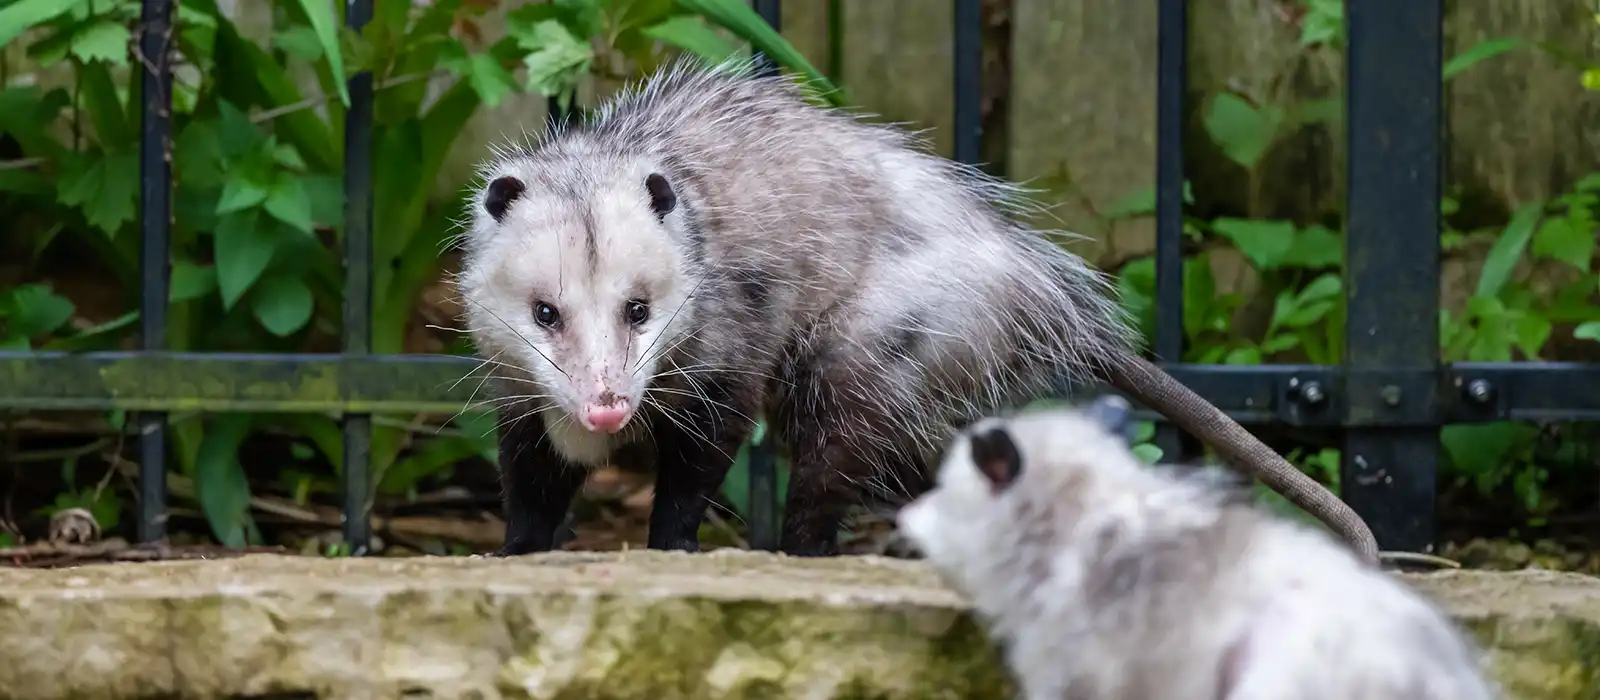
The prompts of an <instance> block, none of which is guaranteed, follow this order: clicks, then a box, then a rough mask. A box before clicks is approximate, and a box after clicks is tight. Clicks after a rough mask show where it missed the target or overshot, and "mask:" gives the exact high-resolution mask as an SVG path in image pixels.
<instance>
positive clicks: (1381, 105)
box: [1340, 0, 1443, 551]
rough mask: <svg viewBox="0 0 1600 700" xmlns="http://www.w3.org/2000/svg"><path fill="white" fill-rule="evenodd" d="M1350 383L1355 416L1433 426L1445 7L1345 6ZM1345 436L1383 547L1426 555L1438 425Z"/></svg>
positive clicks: (1364, 508) (1365, 510) (1388, 2)
mask: <svg viewBox="0 0 1600 700" xmlns="http://www.w3.org/2000/svg"><path fill="white" fill-rule="evenodd" d="M1345 13H1346V14H1345V22H1346V27H1347V29H1348V34H1349V42H1348V46H1349V49H1348V51H1349V54H1348V56H1347V58H1346V71H1347V74H1346V79H1345V85H1346V86H1347V90H1348V91H1349V97H1348V100H1347V102H1348V106H1347V110H1348V118H1347V122H1346V123H1347V124H1348V125H1349V127H1348V136H1347V138H1348V139H1349V141H1348V148H1349V172H1348V173H1347V177H1348V178H1349V179H1348V195H1347V196H1348V197H1349V201H1348V207H1349V223H1348V225H1347V227H1346V228H1347V230H1348V232H1347V233H1346V235H1345V252H1346V255H1345V257H1346V260H1347V261H1348V271H1347V276H1346V284H1345V299H1346V303H1347V304H1348V319H1349V320H1348V322H1347V323H1346V328H1347V330H1346V332H1345V333H1346V335H1345V355H1344V362H1345V372H1346V385H1347V393H1348V394H1349V396H1348V401H1349V404H1350V410H1351V412H1352V413H1351V415H1363V414H1366V415H1368V416H1373V417H1377V418H1379V419H1384V418H1385V416H1386V415H1387V416H1394V415H1398V414H1402V413H1403V414H1405V415H1408V416H1418V415H1427V413H1429V412H1432V415H1434V416H1437V415H1438V406H1437V405H1436V404H1435V403H1434V402H1435V401H1436V400H1437V395H1436V393H1435V391H1436V387H1434V386H1433V384H1424V385H1416V386H1405V387H1403V392H1402V387H1401V385H1400V382H1398V381H1396V380H1394V379H1393V377H1390V378H1382V377H1379V376H1377V375H1378V373H1381V372H1383V371H1386V370H1388V371H1407V370H1426V371H1430V372H1432V373H1434V376H1438V372H1439V370H1440V366H1439V322H1438V313H1439V224H1440V221H1439V197H1440V177H1441V176H1440V172H1441V156H1440V138H1441V136H1440V125H1441V123H1442V119H1441V115H1442V106H1441V105H1442V93H1443V86H1442V82H1443V78H1442V74H1441V72H1442V70H1443V59H1442V47H1443V29H1442V20H1443V0H1410V1H1408V2H1393V0H1348V2H1346V3H1345ZM1365 422H1367V423H1369V424H1370V421H1365ZM1406 422H1407V423H1408V426H1407V427H1358V428H1352V429H1350V430H1349V431H1348V432H1347V433H1346V434H1345V442H1344V452H1343V458H1344V463H1343V465H1342V467H1341V469H1340V473H1341V486H1342V491H1343V496H1344V498H1345V500H1346V501H1348V502H1349V503H1350V505H1351V507H1352V508H1354V509H1355V510H1356V512H1357V513H1359V514H1360V515H1361V516H1362V518H1364V519H1366V520H1367V522H1368V524H1369V525H1370V526H1371V528H1372V530H1373V534H1374V535H1375V536H1376V537H1377V539H1378V544H1379V546H1381V547H1383V548H1384V549H1393V550H1410V551H1429V550H1431V549H1432V547H1433V537H1434V522H1433V508H1434V487H1435V479H1436V477H1437V474H1436V469H1437V467H1438V459H1439V427H1438V424H1437V422H1436V421H1434V422H1432V424H1429V421H1418V420H1414V419H1413V420H1408V421H1406Z"/></svg>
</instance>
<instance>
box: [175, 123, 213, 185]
mask: <svg viewBox="0 0 1600 700" xmlns="http://www.w3.org/2000/svg"><path fill="white" fill-rule="evenodd" d="M223 168H224V166H223V162H222V139H221V137H220V136H219V135H218V134H217V125H216V123H215V122H212V121H192V122H189V123H188V125H186V126H184V127H183V132H182V133H180V134H178V139H177V142H176V143H175V144H173V149H172V170H173V175H175V176H176V177H177V181H178V183H179V184H180V185H182V186H187V187H195V188H201V189H205V188H211V187H216V186H218V185H221V184H223Z"/></svg>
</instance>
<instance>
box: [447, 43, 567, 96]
mask: <svg viewBox="0 0 1600 700" xmlns="http://www.w3.org/2000/svg"><path fill="white" fill-rule="evenodd" d="M446 67H449V68H451V70H452V71H454V72H455V73H456V74H457V75H461V76H465V77H466V79H467V82H468V83H469V84H471V85H472V89H473V90H476V91H477V93H478V97H480V98H482V99H483V102H484V104H487V105H489V106H490V107H495V106H497V105H499V104H500V101H501V100H502V99H505V96H506V95H509V94H511V93H514V92H516V90H517V78H516V76H514V75H512V74H511V71H508V70H506V69H505V68H504V67H502V66H501V65H500V61H499V60H498V59H496V58H495V57H494V56H493V55H492V54H487V53H480V54H473V55H471V56H467V57H465V58H463V59H462V60H461V61H459V62H456V63H453V64H449V65H447V66H446ZM586 67H587V66H585V68H586ZM530 70H531V68H530ZM532 79H533V78H532V77H531V73H530V81H531V80H532Z"/></svg>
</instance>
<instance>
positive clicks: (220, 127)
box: [217, 100, 266, 158]
mask: <svg viewBox="0 0 1600 700" xmlns="http://www.w3.org/2000/svg"><path fill="white" fill-rule="evenodd" d="M265 140H266V137H265V136H263V135H262V133H261V128H260V127H258V126H256V125H255V123H253V122H251V121H250V115H248V114H245V113H244V110H242V109H239V108H238V107H236V106H234V104H233V103H232V102H229V101H227V100H217V143H218V145H219V146H220V147H221V148H222V154H223V155H224V156H226V157H228V158H237V157H239V156H242V155H244V154H246V153H250V152H251V151H254V150H256V149H257V148H259V147H260V145H261V142H263V141H265Z"/></svg>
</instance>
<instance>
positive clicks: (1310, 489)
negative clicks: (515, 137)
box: [458, 58, 1376, 559]
mask: <svg viewBox="0 0 1600 700" xmlns="http://www.w3.org/2000/svg"><path fill="white" fill-rule="evenodd" d="M754 66H755V62H753V61H750V60H748V59H744V60H741V59H731V60H729V61H727V62H724V63H721V64H715V65H712V64H706V63H702V62H700V61H698V60H696V59H693V58H684V59H679V60H677V61H676V62H674V63H671V64H669V65H668V66H667V67H665V68H664V69H662V70H661V71H659V72H657V73H655V74H654V75H653V76H652V77H651V78H649V79H647V80H646V81H644V82H643V84H642V86H632V87H630V88H626V89H624V90H623V91H621V92H620V93H619V94H618V95H617V96H614V97H613V98H612V99H610V100H609V101H608V102H606V103H605V104H603V105H601V106H600V107H599V108H598V109H597V110H595V111H594V113H593V114H591V115H590V116H589V118H588V119H587V120H586V121H583V122H581V123H572V122H570V121H568V122H566V123H563V124H560V125H555V126H553V127H552V128H551V129H550V130H547V131H546V132H545V133H544V134H543V135H542V136H541V137H540V138H538V139H536V140H534V141H533V142H531V143H528V144H526V145H521V146H513V147H502V148H497V150H496V153H495V155H494V157H492V158H491V159H489V160H488V162H487V163H486V164H485V165H484V166H483V167H482V168H481V172H480V178H481V181H482V183H483V184H482V185H481V186H479V187H477V188H476V190H475V192H474V194H473V195H472V197H471V198H470V203H469V214H468V217H467V220H466V221H464V222H463V226H464V228H465V232H464V233H463V235H462V240H463V246H462V247H463V250H464V254H463V265H462V271H461V273H460V275H459V276H458V285H459V289H460V291H461V294H462V297H463V298H464V300H465V301H466V308H467V323H468V326H469V331H470V333H471V335H472V338H473V340H474V341H475V345H476V347H477V349H478V350H479V352H480V353H481V354H482V356H483V357H484V359H485V362H486V364H487V365H488V366H489V367H490V368H491V371H492V372H493V374H494V375H495V384H497V385H498V386H499V387H500V391H501V392H502V393H501V395H500V396H498V397H497V398H496V399H495V401H497V402H498V403H499V410H500V412H501V416H502V422H503V424H504V429H503V430H502V432H501V437H500V459H501V471H502V475H503V476H502V479H503V491H504V498H505V514H506V542H505V544H504V546H503V547H502V548H501V550H500V552H499V553H501V554H518V553H523V552H530V551H537V550H542V549H548V548H550V547H551V546H552V534H551V533H552V531H553V530H554V529H555V527H556V524H557V523H558V522H559V521H560V520H561V518H562V517H563V514H564V513H565V511H566V509H567V508H568V505H569V503H570V501H571V499H572V497H573V494H574V492H575V491H576V490H577V489H578V488H579V486H580V485H581V483H582V481H583V476H584V472H585V470H586V468H588V467H591V466H595V465H599V464H601V463H604V462H607V461H610V462H613V463H624V462H625V463H628V464H630V465H641V464H643V463H644V462H654V466H655V468H656V471H657V481H656V488H655V495H654V498H655V501H654V506H653V512H652V515H651V521H650V532H649V535H648V545H649V546H650V547H653V548H672V549H686V550H691V551H693V550H696V549H697V548H698V540H697V537H696V530H697V528H698V526H699V524H700V522H701V518H702V516H703V510H704V508H705V507H706V504H707V503H706V502H707V498H708V497H709V496H710V495H711V494H713V493H714V492H715V491H716V489H717V488H718V485H719V484H720V483H721V482H722V480H723V478H724V476H725V474H726V472H727V470H728V468H729V466H730V464H731V462H732V455H734V454H735V453H736V451H737V449H738V447H739V445H740V444H741V443H742V442H743V441H744V440H745V438H746V436H747V435H749V433H750V431H751V429H752V426H753V424H754V420H755V417H756V416H758V415H766V416H767V418H768V419H769V423H770V426H771V428H772V431H773V432H774V433H775V437H776V438H777V439H778V440H780V441H781V442H782V443H783V444H785V445H786V446H788V448H789V449H790V451H791V452H792V454H793V457H792V467H791V473H790V480H789V485H788V487H789V488H788V497H787V503H786V506H785V510H786V516H785V519H784V524H783V529H782V534H781V541H780V549H781V550H782V551H784V552H787V553H790V554H795V555H826V554H832V553H836V551H837V542H836V541H835V537H836V534H837V530H838V526H839V523H840V520H841V517H842V515H843V513H844V508H845V507H846V506H847V505H848V504H849V503H850V502H852V499H853V498H854V497H856V496H859V495H860V494H862V493H866V492H865V491H862V489H877V490H879V491H883V492H886V493H891V494H898V493H905V494H908V495H914V493H915V492H916V491H917V490H918V489H919V488H921V487H920V486H919V484H925V483H926V478H927V475H926V469H925V468H926V467H927V466H929V465H932V464H934V463H936V461H937V459H938V454H939V451H940V448H941V447H942V445H943V444H944V442H945V441H946V440H948V439H949V437H950V435H952V434H953V433H954V432H955V431H956V430H957V429H959V428H960V427H961V426H963V425H965V424H967V423H968V422H970V421H972V420H975V419H977V418H979V417H981V416H983V415H985V414H987V413H989V412H991V411H993V410H997V409H1000V408H1004V407H1007V406H1011V405H1015V404H1018V403H1025V402H1027V401H1028V400H1031V399H1033V398H1037V397H1040V396H1050V395H1054V392H1056V391H1057V390H1058V388H1059V387H1060V386H1061V385H1062V383H1063V377H1066V378H1067V379H1068V380H1069V381H1079V380H1087V379H1092V378H1093V377H1096V376H1103V377H1105V378H1107V379H1108V380H1109V381H1110V383H1111V384H1112V385H1113V386H1115V387H1117V388H1118V389H1120V390H1122V391H1125V392H1128V393H1129V394H1131V395H1132V396H1134V397H1135V398H1136V399H1137V400H1139V401H1140V402H1142V403H1144V404H1145V405H1147V406H1150V407H1151V408H1153V409H1155V410H1158V411H1160V412H1162V413H1164V414H1165V415H1167V416H1168V417H1170V418H1171V419H1172V420H1173V421H1174V422H1176V423H1177V424H1178V425H1180V426H1181V427H1183V428H1185V429H1187V430H1189V431H1190V432H1191V433H1193V434H1195V435H1196V436H1197V437H1199V438H1201V439H1202V440H1204V441H1206V442H1208V443H1209V444H1211V445H1212V446H1213V447H1214V448H1216V449H1217V450H1218V451H1219V452H1220V453H1221V454H1222V455H1223V456H1224V457H1225V458H1227V459H1229V460H1231V461H1232V462H1234V463H1236V464H1238V465H1239V466H1242V467H1244V468H1245V469H1247V470H1249V471H1250V472H1251V473H1253V474H1254V475H1255V476H1257V477H1259V478H1261V479H1262V480H1263V481H1264V482H1266V483H1267V484H1268V485H1269V486H1271V487H1272V488H1274V489H1276V490H1277V491H1279V492H1281V493H1283V494H1284V495H1285V496H1287V497H1288V498H1289V500H1290V501H1292V502H1294V503H1296V504H1298V505H1300V506H1301V507H1303V508H1305V509H1307V510H1308V511H1310V512H1312V513H1314V514H1316V515H1317V516H1318V517H1320V518H1322V519H1323V520H1324V521H1326V522H1327V523H1328V524H1330V525H1331V526H1332V527H1333V528H1334V529H1335V530H1337V531H1338V532H1339V533H1341V534H1342V535H1343V536H1345V537H1346V538H1348V539H1349V540H1350V542H1351V543H1352V545H1353V546H1354V547H1355V548H1356V549H1357V550H1358V551H1359V552H1361V554H1362V556H1364V557H1367V558H1368V559H1374V558H1375V553H1376V545H1375V543H1374V541H1373V538H1372V534H1371V532H1370V531H1369V530H1368V529H1367V527H1366V525H1365V524H1364V523H1363V522H1362V521H1361V519H1360V518H1359V517H1357V516H1356V514H1355V513H1354V512H1353V511H1352V510H1351V509H1350V508H1349V507H1348V506H1346V505H1345V504H1344V503H1343V502H1342V501H1340V500H1339V499H1338V498H1337V497H1335V496H1334V495H1333V494H1331V493H1330V492H1328V491H1327V490H1326V489H1324V488H1322V487H1321V486H1320V485H1319V484H1317V483H1316V482H1315V481H1313V480H1311V479H1310V478H1308V477H1306V476H1305V475H1303V474H1301V473H1300V472H1299V471H1297V470H1296V469H1295V468H1294V467H1292V466H1290V465H1289V464H1288V463H1287V462H1286V461H1284V460H1283V458H1282V457H1280V456H1279V455H1278V454H1276V453H1274V452H1273V451H1272V450H1271V449H1269V448H1267V447H1266V446H1265V445H1263V444H1262V443H1261V442H1259V441H1258V440H1256V439H1255V438H1254V436H1252V435H1251V434H1250V433H1249V432H1247V431H1245V430H1244V429H1243V428H1241V427H1240V426H1239V425H1238V424H1237V423H1235V422H1233V421H1232V420H1231V419H1229V418H1228V417H1227V416H1226V415H1225V414H1223V413H1222V412H1221V411H1219V410H1217V409H1216V408H1215V407H1214V406H1211V405H1210V404H1208V403H1206V402H1205V401H1204V400H1203V399H1201V398H1200V397H1199V396H1197V395H1196V394H1194V393H1193V392H1191V391H1189V390H1188V389H1187V388H1185V387H1184V386H1183V385H1182V384H1181V383H1179V382H1177V381H1175V380H1174V379H1172V378H1171V377H1170V376H1168V375H1167V374H1166V373H1164V372H1163V371H1161V370H1160V369H1158V368H1157V367H1155V366H1154V365H1152V364H1150V363H1149V362H1148V361H1146V360H1144V359H1142V358H1140V357H1139V355H1138V354H1136V352H1135V350H1134V346H1135V334H1134V333H1133V332H1132V331H1131V330H1130V325H1129V324H1128V323H1127V318H1126V317H1125V315H1124V313H1123V312H1122V311H1121V309H1120V307H1119V306H1118V305H1117V304H1116V303H1115V299H1114V297H1113V288H1112V286H1111V285H1110V284H1109V283H1108V280H1107V279H1106V277H1105V276H1104V275H1102V274H1101V273H1099V272H1097V271H1095V270H1094V269H1092V268H1091V267H1090V266H1089V265H1088V264H1087V263H1086V262H1085V261H1083V260H1082V259H1080V258H1079V257H1077V256H1075V255H1072V254H1070V253H1069V252H1067V251H1065V250H1064V249H1063V248H1062V247H1061V246H1059V245H1058V244H1057V242H1056V241H1055V240H1053V238H1052V235H1053V234H1055V232H1046V231H1039V230H1034V229H1031V228H1028V227H1026V226H1023V225H1022V224H1020V223H1017V220H1018V219H1019V218H1020V217H1018V216H1017V214H1019V213H1022V212H1027V211H1030V209H1029V207H1030V206H1033V205H1032V204H1031V203H1030V202H1029V201H1028V200H1027V197H1026V193H1025V191H1024V190H1023V189H1022V188H1021V187H1019V186H1016V185H1013V184H1010V183H1007V182H1004V181H1002V180H1000V179H998V178H993V177H989V176H987V175H985V174H983V173H982V172H981V171H979V170H978V169H976V168H972V167H967V166H964V165H959V164H956V163H954V162H952V161H949V160H946V159H943V158H940V157H938V156H936V155H932V154H930V153H929V152H928V151H927V148H926V143H924V142H923V141H921V139H920V136H919V135H917V134H913V133H909V132H906V131H902V130H900V129H898V128H895V127H892V126H888V125H874V124H870V123H868V122H867V121H866V120H864V119H862V118H861V116H862V115H859V114H850V113H847V112H845V111H843V110H835V109H828V108H825V107H822V106H818V105H817V104H816V103H815V101H814V99H813V98H815V94H814V93H812V92H811V91H810V90H809V89H808V88H807V87H806V86H804V85H803V84H802V83H800V82H799V81H798V80H795V79H793V78H790V77H788V76H781V75H780V76H774V77H757V76H756V75H755V73H754V70H753V68H754ZM644 466H648V465H647V464H646V465H644Z"/></svg>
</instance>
